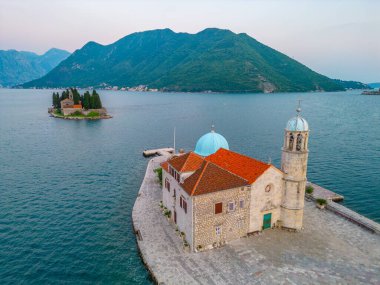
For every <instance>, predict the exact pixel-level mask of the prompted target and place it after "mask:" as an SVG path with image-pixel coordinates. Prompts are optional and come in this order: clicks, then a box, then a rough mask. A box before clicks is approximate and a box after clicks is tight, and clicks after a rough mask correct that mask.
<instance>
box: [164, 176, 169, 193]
mask: <svg viewBox="0 0 380 285" xmlns="http://www.w3.org/2000/svg"><path fill="white" fill-rule="evenodd" d="M165 188H166V189H168V191H169V192H170V182H169V179H167V178H165Z"/></svg>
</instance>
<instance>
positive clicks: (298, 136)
mask: <svg viewBox="0 0 380 285" xmlns="http://www.w3.org/2000/svg"><path fill="white" fill-rule="evenodd" d="M301 148H302V135H301V134H298V135H297V145H296V150H298V151H300V150H301Z"/></svg>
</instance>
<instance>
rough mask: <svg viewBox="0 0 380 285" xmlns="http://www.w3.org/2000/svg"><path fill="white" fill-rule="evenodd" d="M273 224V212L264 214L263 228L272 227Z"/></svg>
mask: <svg viewBox="0 0 380 285" xmlns="http://www.w3.org/2000/svg"><path fill="white" fill-rule="evenodd" d="M271 226H272V213H268V214H265V215H264V220H263V230H265V229H270V228H271Z"/></svg>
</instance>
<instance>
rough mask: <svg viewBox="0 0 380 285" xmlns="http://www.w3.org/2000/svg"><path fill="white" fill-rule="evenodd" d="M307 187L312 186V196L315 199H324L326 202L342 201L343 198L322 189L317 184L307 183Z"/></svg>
mask: <svg viewBox="0 0 380 285" xmlns="http://www.w3.org/2000/svg"><path fill="white" fill-rule="evenodd" d="M307 186H312V187H313V188H314V191H313V196H314V198H316V199H325V200H326V201H334V202H340V201H343V199H344V196H343V195H340V194H337V193H335V192H333V191H330V190H328V189H326V188H323V187H321V186H319V185H317V184H314V183H311V182H307Z"/></svg>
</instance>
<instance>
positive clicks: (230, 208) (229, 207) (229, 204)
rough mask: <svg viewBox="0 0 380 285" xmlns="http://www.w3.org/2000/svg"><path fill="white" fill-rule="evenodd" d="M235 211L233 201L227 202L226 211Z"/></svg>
mask: <svg viewBox="0 0 380 285" xmlns="http://www.w3.org/2000/svg"><path fill="white" fill-rule="evenodd" d="M233 211H235V202H228V212H233Z"/></svg>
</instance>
